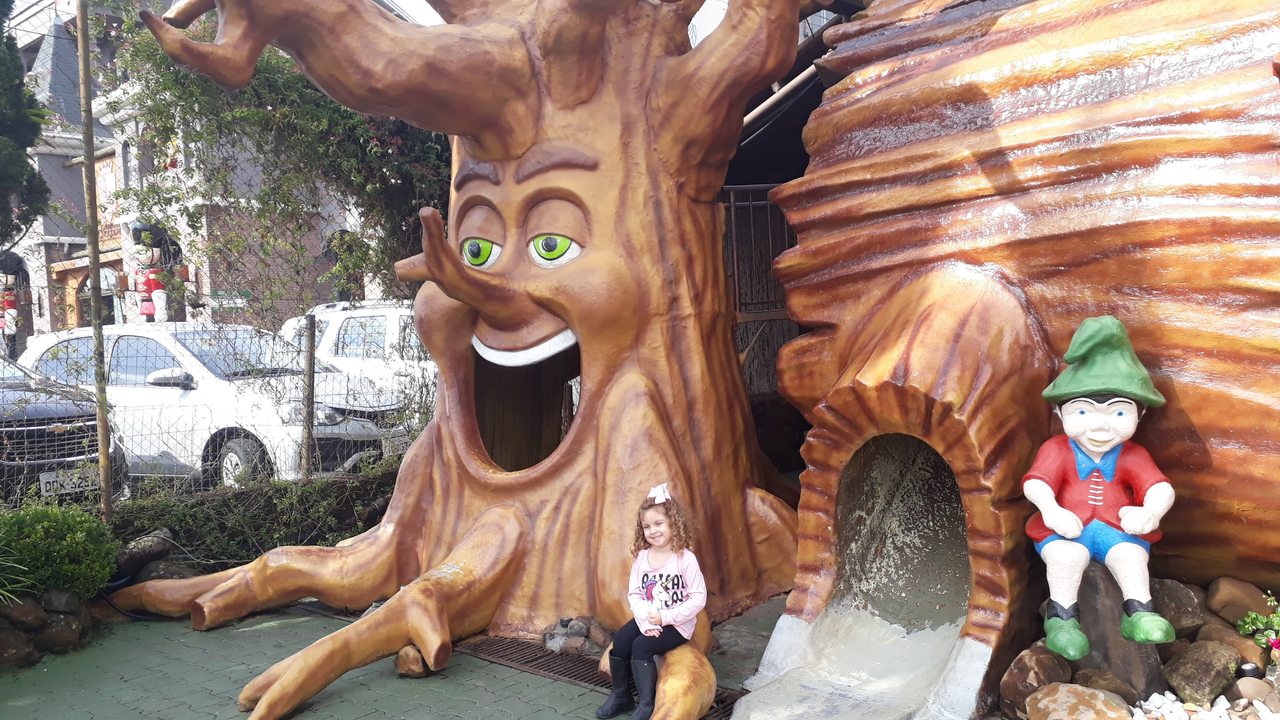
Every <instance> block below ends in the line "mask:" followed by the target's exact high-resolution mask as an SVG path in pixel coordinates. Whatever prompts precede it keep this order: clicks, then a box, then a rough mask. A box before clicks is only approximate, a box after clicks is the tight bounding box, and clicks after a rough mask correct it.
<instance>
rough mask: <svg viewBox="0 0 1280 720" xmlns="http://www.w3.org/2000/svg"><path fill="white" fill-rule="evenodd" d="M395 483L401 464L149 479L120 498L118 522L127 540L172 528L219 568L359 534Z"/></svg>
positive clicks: (177, 539)
mask: <svg viewBox="0 0 1280 720" xmlns="http://www.w3.org/2000/svg"><path fill="white" fill-rule="evenodd" d="M394 486H395V467H394V466H392V467H389V468H387V469H386V471H385V472H384V473H383V474H381V475H378V476H372V477H363V478H362V477H332V478H322V479H317V480H312V481H310V482H282V481H275V480H268V481H262V482H248V483H245V484H244V485H243V486H242V487H237V488H219V489H217V490H213V491H210V492H202V493H190V492H183V491H181V490H174V489H173V488H172V487H171V486H169V485H167V484H166V483H165V482H164V481H160V482H156V483H151V482H146V481H144V482H143V483H142V485H141V486H140V487H139V488H138V490H137V492H136V493H135V496H134V497H133V499H131V500H129V501H128V502H123V503H120V504H119V505H117V506H116V508H115V512H114V514H113V515H112V518H111V526H112V532H113V533H114V534H115V536H116V537H117V538H119V539H120V540H121V541H124V542H127V541H129V540H132V539H133V538H136V537H140V536H142V535H145V534H147V533H149V532H151V531H153V530H156V529H158V528H162V527H164V528H168V529H169V530H170V531H171V532H172V533H173V540H174V543H175V544H176V545H177V547H178V548H179V549H180V551H182V552H185V553H186V555H188V556H189V558H190V560H191V561H192V562H193V563H195V564H196V565H198V566H199V567H200V569H201V570H208V571H213V570H220V569H223V568H227V567H232V566H234V565H240V564H243V563H246V562H248V561H250V560H253V559H254V558H256V557H257V556H258V555H261V554H262V553H264V552H266V551H267V550H270V549H272V548H275V547H280V546H281V545H333V544H334V543H336V542H338V541H339V540H343V539H345V538H348V537H351V536H352V535H356V534H359V533H360V532H362V531H364V530H365V529H366V528H368V527H369V526H371V525H373V524H374V523H376V522H377V520H378V519H379V518H380V517H381V513H380V512H376V511H374V512H371V511H370V508H371V506H374V505H375V501H377V500H378V499H379V498H381V497H384V496H386V495H389V494H390V493H391V490H392V488H394Z"/></svg>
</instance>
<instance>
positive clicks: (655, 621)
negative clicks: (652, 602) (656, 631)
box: [645, 610, 662, 627]
mask: <svg viewBox="0 0 1280 720" xmlns="http://www.w3.org/2000/svg"><path fill="white" fill-rule="evenodd" d="M645 620H648V621H649V624H650V625H657V626H658V627H662V613H660V612H658V611H657V610H650V611H649V615H648V617H646V618H645Z"/></svg>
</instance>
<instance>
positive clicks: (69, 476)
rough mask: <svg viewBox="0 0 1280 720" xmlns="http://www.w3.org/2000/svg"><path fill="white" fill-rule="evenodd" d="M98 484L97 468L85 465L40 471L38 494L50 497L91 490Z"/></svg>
mask: <svg viewBox="0 0 1280 720" xmlns="http://www.w3.org/2000/svg"><path fill="white" fill-rule="evenodd" d="M97 486H98V468H97V466H96V465H87V466H83V467H77V468H69V469H67V470H54V471H52V472H43V473H40V495H41V497H50V496H53V495H65V494H67V493H73V492H83V491H85V490H92V489H93V488H95V487H97Z"/></svg>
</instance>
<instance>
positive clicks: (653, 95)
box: [115, 0, 797, 719]
mask: <svg viewBox="0 0 1280 720" xmlns="http://www.w3.org/2000/svg"><path fill="white" fill-rule="evenodd" d="M433 4H434V5H435V7H436V9H437V10H438V11H439V12H440V14H441V15H442V16H443V17H444V18H445V20H446V21H447V22H449V23H453V24H450V25H445V26H437V27H429V28H428V27H419V26H414V25H409V24H406V23H403V22H400V21H398V20H396V19H395V18H394V17H392V16H391V15H390V14H388V13H386V12H384V11H382V10H381V9H379V8H377V7H376V6H375V5H373V4H372V3H371V2H367V0H332V1H330V2H321V1H320V0H313V1H312V2H299V3H279V2H265V1H262V2H257V1H254V0H225V1H220V2H218V3H217V8H218V11H219V23H220V24H219V33H218V39H217V41H216V43H215V44H201V43H197V42H194V41H192V40H190V39H188V38H187V37H185V36H184V35H183V34H182V33H181V32H179V31H178V30H176V29H174V28H173V27H171V26H170V25H168V24H165V23H164V22H162V21H161V20H160V19H159V18H156V17H154V16H152V15H149V14H145V13H144V15H143V18H144V21H145V22H146V23H147V25H148V27H149V28H150V29H151V30H152V32H154V33H155V34H156V36H157V37H158V38H159V40H160V42H161V45H162V46H163V47H164V49H165V50H166V52H168V53H169V54H170V55H171V56H172V57H173V58H174V59H176V60H177V61H178V62H180V63H183V64H185V65H189V66H191V67H193V68H195V69H197V70H199V71H201V72H204V73H206V74H208V75H209V76H211V77H212V78H213V79H214V80H215V81H217V82H219V83H220V84H223V85H226V86H239V85H243V84H244V83H245V82H247V81H248V79H249V77H250V75H251V73H252V70H253V65H254V62H255V61H256V59H257V57H258V56H259V54H260V52H261V51H262V50H263V48H264V47H265V45H266V44H267V43H273V44H275V45H276V46H278V47H280V48H281V49H283V50H285V51H286V52H288V53H290V54H291V55H293V56H294V57H295V58H296V59H297V61H298V63H299V65H300V66H301V67H302V69H303V70H304V71H305V72H306V73H307V74H308V75H309V76H310V77H311V78H312V80H314V81H315V82H316V84H317V85H319V86H320V87H321V88H322V89H324V90H325V91H326V92H327V93H329V94H330V95H332V96H333V97H334V98H335V99H337V100H338V101H340V102H342V103H344V104H346V105H348V106H350V107H353V108H355V109H358V110H360V111H363V112H369V113H380V114H389V115H396V116H399V117H402V118H404V119H405V120H407V121H409V122H412V123H414V124H416V125H419V126H421V127H424V128H429V129H434V130H440V131H444V132H448V133H451V134H454V135H455V136H456V139H455V143H454V145H455V147H454V158H455V175H454V180H453V188H454V192H453V198H452V206H451V218H450V230H451V232H450V233H449V237H448V239H446V235H445V232H444V227H443V223H442V222H441V220H440V218H439V216H438V215H437V214H436V213H435V212H434V211H432V210H424V211H423V212H422V222H423V254H422V255H419V256H417V257H414V258H412V259H410V260H407V261H404V262H402V263H401V264H400V266H399V267H398V270H399V272H400V275H401V277H402V278H407V279H418V280H428V281H429V282H426V283H424V284H423V286H422V289H421V290H420V291H419V293H418V297H417V301H416V306H415V316H416V318H417V324H418V330H419V333H420V335H421V336H422V339H423V341H424V343H425V344H426V346H427V348H428V349H429V350H430V352H431V354H432V356H433V357H434V358H435V359H436V360H437V362H438V363H439V365H440V369H441V390H440V395H439V401H438V407H437V413H436V419H435V420H434V421H433V422H432V423H431V424H430V425H429V426H428V427H427V429H426V430H425V431H424V432H423V434H422V436H421V437H419V438H418V439H417V441H416V442H415V443H414V444H413V446H412V448H411V449H410V451H409V453H408V455H407V456H406V457H405V460H404V463H403V465H402V467H401V469H400V474H399V479H398V481H397V484H396V490H395V494H394V496H393V498H392V501H391V505H390V507H389V508H388V510H387V514H386V517H385V519H384V520H383V521H382V523H381V524H380V525H379V526H378V527H376V528H374V529H372V530H370V531H369V532H367V533H365V534H363V535H360V536H359V537H356V538H353V539H351V540H348V541H346V542H344V543H342V544H341V545H340V546H339V547H337V548H279V549H276V550H272V551H270V552H268V553H266V554H265V555H263V556H262V557H261V558H259V559H258V560H256V561H254V562H253V563H250V564H248V565H245V566H243V567H240V568H236V569H232V570H228V571H225V572H222V573H217V574H214V575H208V576H204V577H200V578H195V579H192V580H187V581H156V582H151V583H145V584H142V585H139V586H135V587H134V588H130V589H127V590H125V591H122V592H120V593H117V595H116V596H115V600H116V602H117V603H120V604H123V606H125V607H132V608H146V609H149V610H152V611H155V612H159V613H164V614H169V615H184V614H188V613H189V614H190V615H191V618H192V625H193V626H194V627H195V628H196V629H206V628H212V627H216V626H218V625H220V624H223V623H225V622H228V621H230V620H232V619H235V618H238V617H241V616H243V615H245V614H247V613H250V612H253V611H255V610H258V609H261V608H268V607H272V606H276V605H280V604H282V603H285V602H288V601H290V600H293V599H295V598H298V597H303V596H308V595H311V596H315V597H318V598H320V599H321V600H323V601H325V602H327V603H329V604H332V605H335V606H341V607H348V608H360V607H364V606H367V605H369V604H370V603H372V602H373V601H375V600H377V599H379V598H382V597H387V596H393V597H391V599H390V600H389V601H388V602H387V603H386V604H385V605H384V606H383V607H382V608H380V609H379V610H378V611H377V612H375V613H372V614H370V615H369V616H367V617H366V618H364V619H362V620H361V621H359V622H357V623H355V624H353V625H351V626H349V627H348V628H345V629H343V630H342V631H340V632H338V633H335V634H334V635H331V636H329V637H327V638H324V639H322V640H320V641H318V642H317V643H315V644H314V645H312V646H311V647H309V648H307V649H305V650H303V651H302V652H300V653H298V654H297V655H295V656H293V657H291V658H289V659H287V660H284V661H282V662H281V663H279V664H277V665H276V666H274V667H273V668H271V669H270V670H268V671H267V672H266V673H265V674H264V675H262V676H261V677H259V678H258V679H256V680H255V681H253V682H252V683H250V685H249V686H248V687H246V689H245V691H244V692H243V693H242V694H241V697H240V700H241V704H242V705H243V706H256V707H255V710H254V714H253V716H252V717H253V718H255V719H257V718H275V717H279V716H281V715H283V714H285V713H287V712H288V711H290V710H291V709H292V708H293V707H295V706H296V705H297V704H298V703H299V702H300V701H301V700H303V699H305V698H307V697H309V696H310V695H312V694H314V693H315V692H317V691H318V690H319V689H321V688H323V687H324V686H325V685H327V684H328V683H329V682H331V681H332V680H333V679H335V678H337V677H338V676H339V675H341V674H342V673H343V672H345V671H346V670H348V669H350V668H353V667H357V666H359V665H363V664H366V663H368V662H370V661H372V660H374V659H375V658H378V657H381V656H385V655H388V654H391V653H395V652H396V651H397V650H399V649H400V648H401V647H402V646H406V645H409V644H413V645H415V646H416V647H417V648H418V649H419V650H420V651H421V652H422V654H423V655H424V657H425V658H426V659H427V661H428V664H429V665H430V666H431V667H433V668H436V667H439V666H441V665H442V664H443V663H444V662H445V661H446V660H447V658H448V656H449V652H450V640H451V639H455V638H459V637H462V636H465V635H468V634H471V633H475V632H478V631H480V630H483V629H486V628H488V629H489V630H490V631H491V632H495V633H502V634H508V635H530V634H533V633H536V632H538V631H539V630H540V628H542V627H544V626H545V625H547V624H548V623H550V622H551V621H553V620H554V619H556V618H559V617H562V616H567V615H577V614H593V615H596V616H598V617H600V618H601V619H602V620H603V621H604V622H606V623H607V624H613V625H615V626H616V625H619V624H621V623H622V622H624V621H625V619H626V618H627V617H628V615H627V609H626V605H625V602H624V599H625V598H624V586H625V581H626V577H627V570H628V567H629V563H630V556H629V554H628V546H629V543H630V536H631V533H632V532H633V527H634V524H633V523H634V517H633V515H634V510H635V508H636V507H637V506H638V505H639V502H640V500H641V499H642V498H643V497H644V494H645V492H646V490H647V489H648V488H649V487H650V486H651V485H653V484H654V483H655V482H657V481H665V482H668V483H670V485H671V487H672V488H673V491H674V493H675V494H676V495H677V496H678V497H680V499H681V500H682V501H685V504H686V505H687V506H688V507H690V508H691V510H692V512H693V513H694V514H695V516H696V518H697V521H698V525H699V528H700V534H699V537H698V544H697V548H696V550H697V552H698V554H699V557H700V558H702V559H703V560H702V562H703V566H704V568H705V570H706V573H707V579H708V584H709V587H710V591H711V598H710V602H709V605H708V611H709V613H710V615H711V617H712V618H717V617H724V616H726V615H728V614H730V613H733V612H735V611H737V610H740V609H742V608H744V607H746V606H747V605H749V604H751V603H753V602H756V601H758V600H759V599H762V598H764V597H767V596H769V595H770V594H773V593H776V592H778V591H779V590H782V589H785V588H787V587H789V585H790V583H791V580H792V578H793V576H794V573H795V566H794V555H795V529H794V526H795V515H794V513H792V512H791V511H790V509H788V508H787V507H786V506H785V505H783V504H782V503H780V502H779V501H777V500H776V499H775V498H773V497H772V496H770V495H768V494H767V493H765V492H763V491H762V490H760V489H758V485H759V483H760V482H761V480H762V473H763V472H764V467H763V466H762V465H761V464H759V461H758V459H757V458H758V454H757V453H756V450H755V438H754V433H753V430H752V427H751V423H750V416H749V413H748V409H747V402H746V395H745V392H744V389H743V386H742V382H741V379H740V378H741V373H740V369H739V367H738V364H737V356H736V354H735V352H734V347H733V344H732V339H731V335H730V331H731V324H732V322H733V312H732V307H731V302H730V299H729V296H728V292H727V288H726V283H725V277H724V268H723V266H722V257H721V250H720V242H721V230H722V213H721V210H720V208H719V206H718V205H716V203H715V197H716V193H717V191H718V189H719V186H720V184H721V182H722V180H723V177H724V173H725V170H726V167H727V164H728V161H729V159H730V157H731V156H732V154H733V152H734V148H735V144H736V139H737V135H738V132H739V128H740V121H741V115H742V110H743V107H744V105H745V104H746V101H747V100H748V99H749V98H750V96H751V94H752V93H753V92H754V91H756V90H757V89H758V88H759V87H761V86H762V85H763V84H765V83H767V82H768V81H769V80H771V79H772V78H774V77H775V76H777V75H778V74H780V73H781V72H782V71H783V70H784V69H785V68H786V67H787V66H788V64H789V62H790V59H791V57H792V55H793V53H794V41H795V35H794V33H795V18H796V12H797V5H796V3H795V2H794V1H793V0H781V1H773V0H737V1H736V2H735V3H733V5H732V6H731V7H730V9H729V11H728V14H727V16H726V18H725V21H724V22H723V24H722V25H721V27H720V28H719V29H718V30H717V31H716V32H715V33H714V34H712V35H711V36H710V37H708V38H707V40H706V41H705V42H704V43H702V44H701V45H699V47H698V48H697V49H693V50H691V49H690V47H689V42H688V37H687V26H688V23H689V20H690V18H691V17H692V16H693V14H694V12H695V11H696V10H697V7H698V5H699V4H700V3H699V1H698V0H681V1H680V2H675V3H671V4H652V3H650V2H646V1H644V0H539V1H538V2H528V3H524V4H503V5H501V6H498V5H493V4H489V3H472V2H466V1H465V0H461V1H460V0H436V2H434V3H433ZM213 7H214V2H213V0H187V1H186V2H182V3H180V4H178V5H176V6H175V7H174V8H173V9H171V10H170V11H169V15H168V20H169V22H170V23H172V24H173V25H178V26H183V25H186V24H188V23H190V22H191V21H193V20H194V19H195V18H197V17H198V16H200V15H201V14H203V13H205V12H207V11H208V10H210V9H213ZM575 343H577V344H578V345H579V349H580V353H581V368H582V395H581V402H580V406H579V410H578V414H577V416H576V418H575V420H574V423H573V425H572V427H571V428H570V429H569V431H568V434H567V435H566V436H565V438H564V440H563V442H562V443H561V445H560V446H559V447H558V448H557V449H556V450H555V451H554V452H552V453H551V455H550V456H548V457H547V458H545V459H544V460H543V461H541V462H539V463H537V464H536V465H534V466H532V467H529V468H527V469H525V470H521V471H517V472H507V471H504V470H502V469H501V468H499V467H498V466H497V465H496V464H494V463H493V462H492V460H491V459H490V457H489V456H488V454H487V452H486V450H485V448H484V446H483V444H482V442H481V440H480V437H479V434H478V432H477V426H476V413H475V397H474V390H475V388H474V381H475V378H476V372H475V362H476V360H475V353H476V352H478V353H479V354H480V355H481V356H484V357H485V358H487V359H488V360H489V361H491V362H494V363H497V364H505V365H527V364H532V363H535V362H539V361H542V360H546V359H548V358H550V357H551V356H553V355H555V354H557V353H558V352H560V351H562V350H565V349H566V348H568V347H571V346H573V345H574V344H575ZM473 348H474V349H473ZM402 585H403V586H404V587H403V588H401V586H402ZM397 591H398V592H397ZM680 663H683V667H686V668H688V667H691V666H696V667H694V669H693V670H687V671H685V672H683V673H681V672H675V673H672V672H667V671H666V670H664V672H663V678H662V679H661V680H660V685H659V696H658V702H659V709H658V714H659V715H660V716H667V717H687V716H693V714H694V713H697V712H699V711H700V710H703V709H705V705H707V704H709V697H710V694H709V693H708V690H709V689H711V688H712V687H713V686H712V685H711V683H713V682H714V680H713V675H711V674H710V667H709V665H707V664H706V660H705V658H702V657H701V656H700V655H698V654H697V653H696V652H693V651H690V652H688V653H683V654H679V655H677V654H675V653H673V657H672V664H673V665H674V664H680ZM681 675H682V676H683V677H684V680H683V682H686V683H688V682H692V683H693V685H694V686H695V688H694V689H696V690H697V691H698V692H683V691H681V692H679V693H676V692H673V691H672V690H671V688H672V687H674V686H673V685H672V683H676V682H681V680H680V676H681ZM690 678H692V680H690ZM664 688H667V690H666V691H665V692H664Z"/></svg>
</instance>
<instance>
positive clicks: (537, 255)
mask: <svg viewBox="0 0 1280 720" xmlns="http://www.w3.org/2000/svg"><path fill="white" fill-rule="evenodd" d="M581 252H582V246H581V245H579V244H578V243H576V242H574V241H572V240H570V239H569V238H567V237H565V236H564V235H557V234H555V233H543V234H541V235H536V236H534V238H533V240H531V241H529V255H530V257H532V258H533V261H534V262H535V263H537V264H539V265H541V266H542V267H556V266H558V265H563V264H565V263H567V262H569V261H570V260H572V259H574V258H576V257H578V254H579V253H581Z"/></svg>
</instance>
